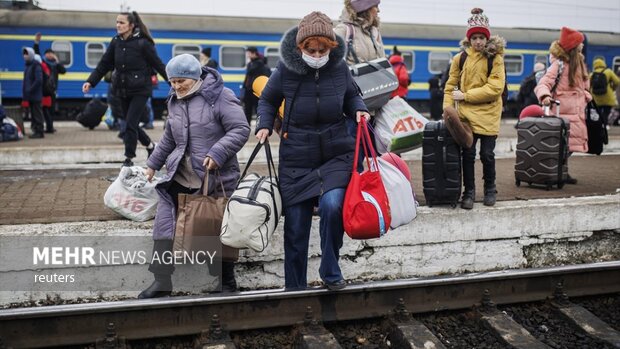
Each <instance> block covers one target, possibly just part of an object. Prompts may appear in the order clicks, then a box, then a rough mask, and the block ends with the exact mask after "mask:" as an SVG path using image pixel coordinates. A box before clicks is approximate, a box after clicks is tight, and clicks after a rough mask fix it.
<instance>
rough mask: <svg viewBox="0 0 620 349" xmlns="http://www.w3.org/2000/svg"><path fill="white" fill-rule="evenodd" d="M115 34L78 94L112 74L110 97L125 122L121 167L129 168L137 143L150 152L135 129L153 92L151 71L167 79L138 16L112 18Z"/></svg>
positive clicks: (147, 140)
mask: <svg viewBox="0 0 620 349" xmlns="http://www.w3.org/2000/svg"><path fill="white" fill-rule="evenodd" d="M116 32H117V35H116V36H115V37H113V38H112V41H110V44H109V45H108V49H107V50H106V52H105V54H104V55H103V57H101V60H100V61H99V64H97V68H95V70H94V71H93V72H92V73H91V74H90V76H89V77H88V79H87V80H86V82H85V83H84V85H83V86H82V91H83V92H84V93H88V91H89V90H90V89H91V87H95V86H97V83H99V81H100V80H101V79H102V78H103V76H104V75H105V74H106V73H107V72H109V71H114V72H113V74H112V86H113V89H114V95H115V96H117V97H119V99H120V101H121V105H122V107H123V116H124V118H125V121H126V122H127V128H126V130H125V134H124V137H123V142H124V143H125V158H126V159H125V162H124V163H123V166H132V165H133V162H132V160H131V159H133V158H134V157H136V146H137V142H138V140H139V141H140V144H142V145H144V146H145V147H147V148H146V149H147V152H148V155H151V153H152V152H153V149H154V144H153V142H151V139H150V138H149V136H148V135H147V134H146V132H144V130H143V129H141V128H140V127H139V123H140V116H141V115H142V111H143V110H144V107H145V106H146V102H147V100H148V98H149V97H150V96H151V94H152V92H153V85H152V82H151V75H152V72H153V69H155V71H157V72H158V73H159V74H160V75H161V76H163V77H164V79H166V80H168V78H167V76H166V66H165V65H164V64H163V63H162V61H161V59H159V57H158V56H157V51H155V42H154V41H153V38H152V37H151V34H150V32H149V30H148V28H147V27H146V25H145V24H144V23H143V22H142V20H141V19H140V16H138V13H136V12H135V11H134V12H131V13H121V14H119V15H118V17H116Z"/></svg>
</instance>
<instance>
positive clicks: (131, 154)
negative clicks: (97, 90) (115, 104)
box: [120, 96, 151, 159]
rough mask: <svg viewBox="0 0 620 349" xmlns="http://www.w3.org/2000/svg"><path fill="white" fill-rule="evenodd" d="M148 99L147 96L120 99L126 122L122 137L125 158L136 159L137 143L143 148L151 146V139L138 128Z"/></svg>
mask: <svg viewBox="0 0 620 349" xmlns="http://www.w3.org/2000/svg"><path fill="white" fill-rule="evenodd" d="M148 99H149V97H148V96H127V97H123V98H120V101H121V105H122V107H123V115H124V116H125V121H126V122H127V127H126V129H125V135H124V137H123V143H125V157H126V158H130V159H132V158H135V157H136V147H137V145H138V141H140V144H142V145H143V146H145V147H146V146H148V145H149V144H151V138H149V136H148V135H147V134H146V132H144V130H143V129H142V128H140V117H141V116H142V113H143V112H144V107H145V106H146V101H147V100H148Z"/></svg>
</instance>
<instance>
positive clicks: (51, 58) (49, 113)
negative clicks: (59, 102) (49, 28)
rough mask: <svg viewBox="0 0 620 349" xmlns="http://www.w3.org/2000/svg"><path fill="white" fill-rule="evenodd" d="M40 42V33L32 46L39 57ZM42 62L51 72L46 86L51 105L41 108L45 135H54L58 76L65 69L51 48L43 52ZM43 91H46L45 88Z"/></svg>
mask: <svg viewBox="0 0 620 349" xmlns="http://www.w3.org/2000/svg"><path fill="white" fill-rule="evenodd" d="M40 42H41V33H36V34H35V36H34V44H33V45H32V48H33V49H34V53H35V54H37V55H41V50H40V48H39V43H40ZM43 61H44V62H45V64H47V66H48V67H49V68H50V70H51V73H50V77H51V81H50V82H49V83H48V84H47V85H48V90H49V91H48V93H49V96H50V97H51V98H52V105H51V106H50V107H43V116H44V117H45V133H54V132H56V129H55V128H54V116H55V113H56V110H57V106H56V93H57V92H58V75H59V74H65V73H66V72H67V69H66V68H65V66H64V65H63V64H62V63H60V60H59V59H58V56H57V55H56V52H54V50H52V49H51V48H48V49H46V50H45V55H44V56H43ZM43 91H44V92H45V91H46V89H45V87H44V89H43Z"/></svg>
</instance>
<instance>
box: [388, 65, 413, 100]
mask: <svg viewBox="0 0 620 349" xmlns="http://www.w3.org/2000/svg"><path fill="white" fill-rule="evenodd" d="M390 63H391V64H392V67H394V73H395V74H396V77H398V88H397V89H396V90H394V92H392V97H396V96H399V97H401V98H405V97H407V92H409V84H410V83H411V80H410V79H409V72H408V71H407V66H405V62H404V61H403V57H401V56H397V55H392V56H390Z"/></svg>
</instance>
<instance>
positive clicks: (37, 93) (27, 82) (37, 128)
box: [22, 47, 44, 138]
mask: <svg viewBox="0 0 620 349" xmlns="http://www.w3.org/2000/svg"><path fill="white" fill-rule="evenodd" d="M22 55H23V56H24V62H25V63H26V66H25V69H24V81H23V86H22V99H23V100H24V101H25V102H28V108H29V109H30V115H31V116H32V124H31V128H32V134H31V135H30V136H29V137H30V138H43V137H44V135H43V110H42V109H41V100H42V99H43V69H42V68H41V63H39V62H37V60H36V59H35V54H34V50H33V49H31V48H30V47H25V48H24V49H23V50H22Z"/></svg>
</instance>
